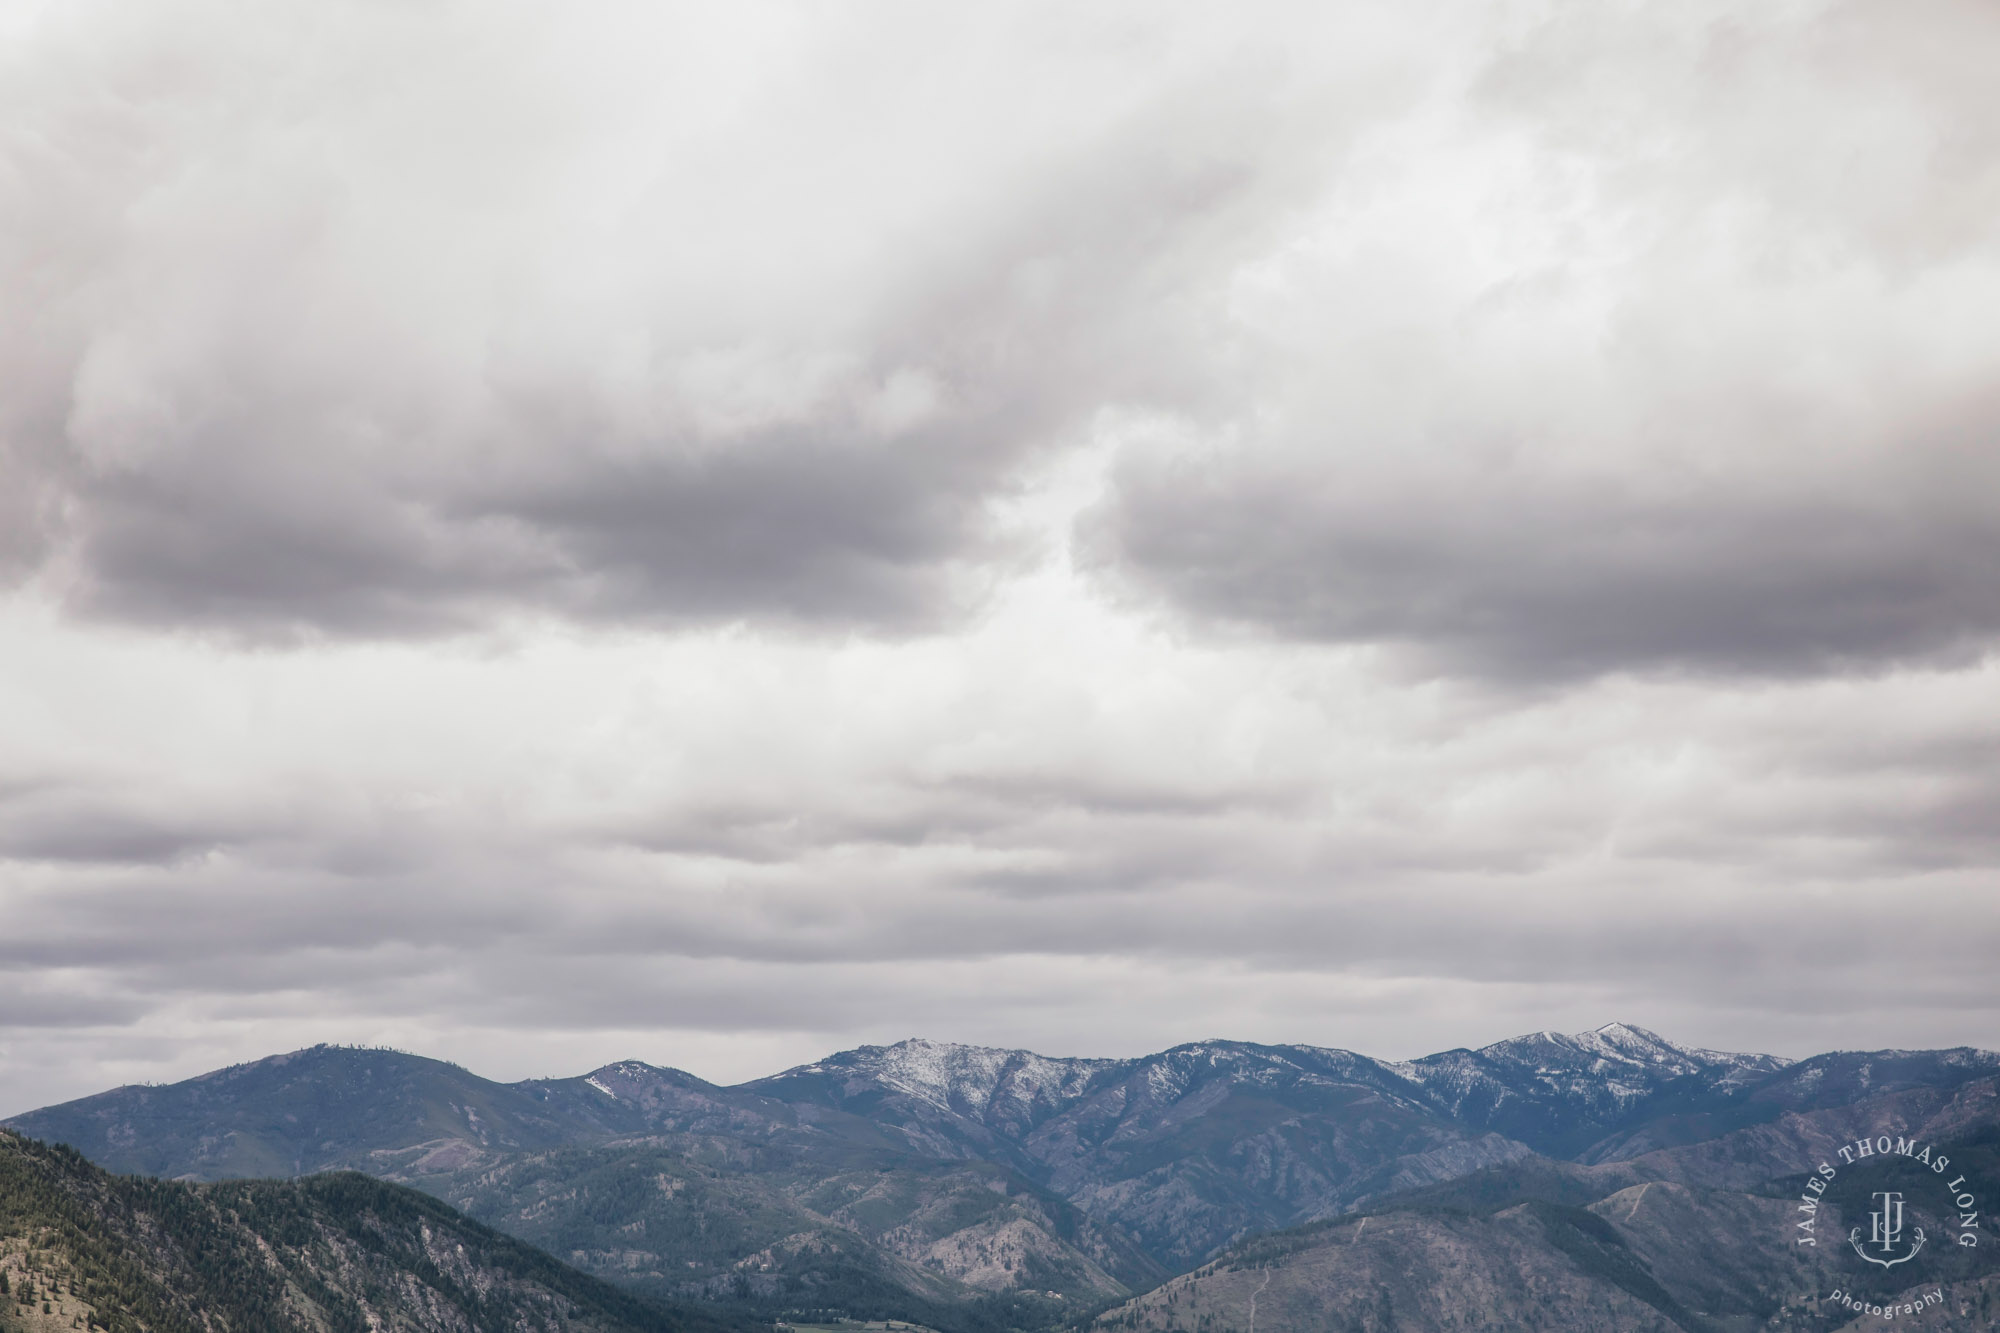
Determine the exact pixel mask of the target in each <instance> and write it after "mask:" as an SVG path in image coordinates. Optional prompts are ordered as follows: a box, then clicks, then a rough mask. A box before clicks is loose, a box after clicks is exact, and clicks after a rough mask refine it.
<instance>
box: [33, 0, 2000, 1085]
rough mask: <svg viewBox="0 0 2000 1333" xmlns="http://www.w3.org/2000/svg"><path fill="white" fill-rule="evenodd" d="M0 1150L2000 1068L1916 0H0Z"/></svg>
mask: <svg viewBox="0 0 2000 1333" xmlns="http://www.w3.org/2000/svg"><path fill="white" fill-rule="evenodd" d="M0 14H4V18H0V1112H16V1111H20V1110H25V1109H27V1108H29V1107H32V1106H35V1105H40V1104H43V1103H47V1102H52V1101H56V1100H60V1099H63V1098H68V1097H72V1096H76V1095H80V1094H83V1093H87V1092H91V1091H96V1090H98V1089H100V1088H103V1087H108V1086H111V1085H114V1084H117V1083H121V1082H127V1081H136V1080H142V1079H159V1080H164V1079H170V1078H179V1077H184V1076H187V1075H189V1074H193V1073H196V1072H199V1071H202V1070H205V1069H208V1068H213V1067H215V1066H218V1065H221V1064H225V1063H229V1062H232V1061H236V1060H242V1059H249V1058H254V1057H257V1056H261V1055H265V1054H270V1053H273V1052H276V1051H281V1050H286V1049H291V1048H294V1047H298V1046H301V1045H306V1044H309V1043H312V1042H316V1041H342V1042H355V1043H370V1044H374V1043H382V1044H392V1045H396V1046H400V1047H403V1048H405V1049H410V1050H415V1051H419V1052H422V1053H426V1054H432V1055H438V1056H443V1057H447V1058H451V1059H455V1060H458V1061H460V1062H461V1063H464V1064H466V1065H468V1066H469V1067H471V1068H473V1069H474V1070H476V1071H478V1072H481V1073H485V1074H488V1075H489V1076H493V1077H503V1078H520V1077H525V1076H530V1075H539V1074H571V1073H580V1072H582V1071H584V1070H586V1069H589V1068H591V1067H594V1066H595V1065H597V1064H601V1063H604V1062H606V1061H609V1060H612V1059H617V1058H624V1057H632V1058H639V1059H644V1060H648V1061H652V1062H654V1063H658V1064H669V1065H676V1066H680V1067H683V1068H687V1069H690V1070H692V1071H694V1072H696V1073H698V1074H701V1075H704V1076H706V1077H710V1078H714V1079H717V1080H722V1081H734V1080H738V1079H742V1078H747V1077H752V1076H756V1075H760V1074H764V1073H769V1072H773V1071H775V1070H777V1069H779V1068H781V1067H783V1066H785V1065H788V1064H792V1063H796V1062H799V1061H802V1060H805V1059H809V1058H811V1057H813V1056H816V1055H819V1054H822V1053H825V1052H827V1051H830V1050H834V1049H837V1048H840V1047H844V1046H850V1045H854V1044H857V1043H860V1042H863V1041H883V1040H895V1039H897V1038H901V1037H904V1036H910V1035H925V1036H929V1037H933V1038H937V1039H947V1040H960V1041H972V1042H979V1043H985V1044H995V1045H1009V1046H1026V1047H1030V1048H1033V1049H1036V1050H1040V1051H1043V1052H1045V1053H1048V1054H1063V1055H1069V1054H1092V1055H1097V1054H1111V1055H1116V1054H1135V1053H1139V1052H1142V1051H1146V1050H1152V1049H1158V1048H1161V1047H1164V1046H1167V1045H1170V1044H1173V1043H1175V1042H1179V1041H1184V1040H1190V1039H1197V1038H1203V1037H1212V1036H1226V1037H1236V1038H1243V1039H1251V1040H1263V1041H1300V1042H1311V1043H1316V1044H1323V1045H1334V1046H1345V1047H1349V1048H1352V1049H1357V1050H1360V1051H1363V1052H1366V1053H1369V1054H1373V1055H1378V1056H1385V1057H1397V1056H1411V1055H1416V1054H1421V1053H1424V1052H1427V1051H1431V1050H1436V1049H1442V1048H1448V1047H1452V1046H1457V1045H1475V1044H1480V1043H1483V1042H1486V1041H1491V1040H1494V1039H1496V1038H1500V1037H1504V1036H1508V1035H1511V1034H1514V1033H1517V1032H1522V1031H1528V1030H1534V1029H1539V1028H1544V1027H1554V1028H1559V1029H1564V1030H1573V1029H1578V1028H1583V1027H1590V1026H1595V1025H1597V1024H1600V1023H1603V1022H1607V1021H1610V1020H1613V1019H1621V1020H1627V1021H1631V1022H1635V1023H1639V1024H1642V1025H1645V1026H1648V1027H1652V1028H1655V1029H1657V1030H1659V1031H1662V1032H1663V1033H1665V1034H1666V1035H1668V1036H1670V1037H1673V1038H1676V1039H1679V1040H1682V1041H1685V1042H1690V1043H1695V1044H1702V1045H1708V1046H1717V1047H1730V1048H1738V1049H1760V1050H1771V1051H1776V1052H1779V1053H1782V1054H1790V1055H1804V1054H1810V1053H1812V1052H1815V1051H1818V1050H1823V1049H1829V1048H1836V1047H1849V1048H1852V1047H1857V1046H1877V1045H1892V1044H1893V1045H1903V1046H1935V1045H1951V1044H1958V1043H1971V1044H1984V1045H1987V1046H1996V1045H2000V990H1997V989H1996V988H1995V986H1994V984H1993V964H1994V959H1995V958H1996V957H2000V893H1996V890H2000V656H1997V655H1996V647H1995V646H1996V643H2000V221H1996V219H2000V81H1996V80H1995V79H1994V77H1993V71H1994V69H1995V68H1996V67H2000V9H1996V8H1995V7H1994V6H1993V5H1991V4H1990V3H1987V2H1986V0H1960V2H1956V3H1954V2H1950V0H1903V2H1902V3H1898V4H1894V5H1885V4H1880V3H1872V2H1861V0H1857V2H1856V3H1850V4H1836V3H1817V2H1812V0H1774V2H1772V3H1761V4H1755V5H1749V4H1719V3H1710V2H1708V0H1657V2H1655V3H1644V2H1629V3H1609V4H1607V3H1598V2H1596V0H1590V2H1588V3H1586V2H1584V0H1578V2H1577V3H1553V2H1550V0H1518V2H1516V0H1504V2H1503V3H1493V2H1492V0H1465V2H1464V3H1451V2H1449V0H1440V2H1433V0H1379V2H1354V0H1343V2H1342V3H1338V4H1325V3H1299V4H1268V5H1261V4H1245V3H1235V4H1230V5H1213V4H1204V5H1193V4H1189V5H1175V4H1169V3H1162V2H1161V0H1135V2H1134V3H1129V4H1124V3H1115V2H1110V0H1107V2H1106V3H1093V4H1090V5H1087V6H1079V5H1076V4H1073V3H1067V2H1064V3H1049V4H1036V3H997V4H983V5H966V4H960V5H940V4H935V3H916V2H914V0H913V2H911V3H880V4H871V3H823V2H820V0H813V2H810V3H806V2H801V3H796V4H779V3H764V2H763V0H736V2H733V3H730V4H727V5H713V4H702V5H693V4H690V5H680V6H676V5H670V4H657V3H650V2H649V3H645V4H638V3H631V4H620V3H605V4H601V5H582V6H578V5H560V6H559V5H553V4H525V3H506V2H505V0H477V2H476V3H475V2H474V0H463V2H454V0H427V2H425V3H407V4H406V3H385V2H382V0H313V2H312V3H290V2H288V0H279V2H276V3H268V4H245V3H236V4H230V3H220V2H217V3H204V2H202V0H159V2H158V3H148V4H142V5H134V4H129V3H112V2H110V0H65V2H64V3H60V4H50V5H46V6H41V5H37V4H32V3H26V4H23V3H11V4H10V3H7V0H0Z"/></svg>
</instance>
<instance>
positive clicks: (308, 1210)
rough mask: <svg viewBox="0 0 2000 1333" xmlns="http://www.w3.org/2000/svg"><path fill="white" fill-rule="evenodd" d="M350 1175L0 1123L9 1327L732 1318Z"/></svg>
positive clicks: (169, 1330) (314, 1326)
mask: <svg viewBox="0 0 2000 1333" xmlns="http://www.w3.org/2000/svg"><path fill="white" fill-rule="evenodd" d="M730 1327H731V1325H729V1324H727V1323H725V1322H724V1321H720V1320H717V1319H715V1318H714V1317H712V1316H711V1315H708V1314H704V1313H695V1312H691V1311H688V1310H673V1309H668V1308H665V1307H662V1306H659V1305H656V1304H652V1303H648V1302H645V1301H642V1300H639V1299H637V1298H635V1297H633V1296H632V1295H630V1294H628V1293H626V1292H623V1291H620V1290H619V1289H617V1288H615V1287H611V1286H607V1285H606V1284H604V1283H602V1282H599V1281H597V1280H596V1279H594V1278H590V1277H587V1276H585V1275H584V1274H582V1273H579V1272H577V1271H575V1270H574V1269H571V1268H568V1267H565V1266H564V1265H562V1264H560V1263H558V1262H556V1261H555V1260H553V1259H551V1258H550V1257H549V1256H548V1255H546V1254H543V1253H541V1252H539V1251H537V1250H534V1249H532V1248H531V1247H529V1246H527V1245H524V1244H522V1243H521V1242H520V1241H518V1240H514V1239H512V1238H510V1237H507V1236H503V1235H500V1234H498V1233H496V1232H494V1231H491V1230H489V1229H488V1228H486V1227H483V1226H481V1225H479V1224H478V1223H476V1222H473V1221H472V1220H471V1219H469V1218H466V1217H463V1216H461V1215H459V1214H458V1213H456V1212H454V1211H453V1210H451V1209H450V1208H447V1207H446V1206H444V1205H443V1204H441V1203H439V1202H438V1201H437V1200H435V1199H432V1198H429V1197H427V1196H425V1195H423V1194H420V1193H418V1192H416V1191H414V1190H408V1189H402V1188H399V1187H397V1186H394V1185H389V1184H385V1183H383V1182H381V1181H377V1180H373V1179H370V1178H368V1177H366V1176H360V1175H354V1174H337V1175H324V1176H316V1177H312V1178H309V1179H305V1180H293V1181H270V1180H263V1181H243V1182H231V1183H227V1184H217V1185H191V1184H185V1183H179V1182H170V1181H159V1180H150V1179H144V1178H136V1177H118V1176H112V1175H109V1174H107V1173H106V1172H105V1171H103V1170H102V1169H101V1168H98V1167H95V1166H92V1165H91V1164H90V1163H88V1162H87V1161H85V1160H84V1159H83V1158H82V1157H81V1156H79V1155H78V1154H76V1153H75V1152H73V1151H70V1150H68V1149H66V1148H60V1147H50V1146H48V1145H45V1144H41V1143H37V1142H35V1141H33V1140H29V1139H24V1138H22V1137H20V1136H18V1135H15V1134H12V1133H5V1132H0V1329H5V1330H7V1333H43V1331H44V1330H50V1331H53V1330H56V1329H72V1328H90V1329H107V1330H111V1331H112V1333H138V1331H139V1330H146V1331H147V1333H197V1331H199V1333H247V1331H248V1330H257V1331H258V1333H291V1331H293V1330H296V1331H297V1333H362V1331H363V1330H369V1331H371V1333H373V1331H375V1330H427V1331H430V1330H434V1331H435V1333H475V1331H478V1333H484V1331H485V1330H498V1329H507V1330H517V1331H519V1333H572V1331H573V1333H585V1331H588V1333H726V1330H727V1329H728V1328H730Z"/></svg>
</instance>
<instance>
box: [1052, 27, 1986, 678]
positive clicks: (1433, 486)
mask: <svg viewBox="0 0 2000 1333" xmlns="http://www.w3.org/2000/svg"><path fill="white" fill-rule="evenodd" d="M1994 40H1995V31H1994V27H1993V19H1992V15H1991V13H1990V11H1988V10H1985V9H1984V8H1982V7H1978V6H1964V5H1943V4H1941V5H1935V6H1930V7H1928V8H1927V9H1926V11H1925V18H1924V20H1923V21H1922V22H1921V23H1918V24H1916V25H1915V27H1914V28H1912V27H1911V26H1910V25H1908V24H1906V23H1905V22H1904V21H1903V19H1902V18H1895V19H1892V18H1891V17H1890V16H1889V15H1887V14H1886V13H1884V12H1881V11H1875V10H1871V9H1869V8H1868V7H1866V6H1840V5H1836V6H1810V7H1807V8H1806V9H1805V10H1802V11H1798V12H1797V13H1790V12H1788V14H1787V15H1786V16H1783V17H1780V16H1777V15H1775V14H1766V15H1759V16H1756V17H1754V18H1751V17H1723V16H1720V15H1718V14H1711V13H1706V12H1704V11H1703V10H1702V9H1701V8H1700V7H1694V8H1691V9H1686V10H1680V11H1674V12H1671V13H1670V12H1669V11H1667V10H1664V9H1658V10H1652V11H1648V12H1646V13H1643V14H1637V15H1628V16H1625V17H1622V18H1620V19H1619V20H1617V21H1612V20H1610V19H1608V18H1607V17H1605V16H1603V15H1601V14H1593V13H1592V12H1590V11H1588V10H1587V9H1584V8H1567V7H1565V8H1561V9H1559V10H1558V11H1557V14H1556V16H1555V17H1553V18H1552V19H1551V20H1550V21H1549V22H1548V23H1546V24H1544V25H1541V26H1538V27H1536V28H1534V29H1532V30H1530V31H1529V32H1528V33H1527V34H1526V35H1525V36H1523V37H1521V38H1520V39H1518V41H1517V42H1516V43H1514V44H1511V45H1502V46H1497V47H1496V48H1495V49H1494V50H1493V52H1492V54H1491V59H1490V61H1489V62H1488V63H1487V64H1485V65H1484V67H1483V68H1482V69H1481V70H1480V71H1479V72H1478V73H1477V74H1476V75H1474V76H1473V77H1471V78H1470V79H1469V80H1468V81H1467V83H1466V84H1465V85H1464V86H1463V90H1462V93H1463V99H1464V100H1463V101H1462V102H1461V103H1459V104H1457V105H1453V106H1449V107H1445V108H1440V109H1438V110H1437V114H1438V115H1441V116H1449V117H1453V118H1454V119H1453V120H1452V121H1451V122H1450V123H1451V129H1450V131H1449V132H1448V133H1445V134H1438V133H1437V132H1435V131H1431V132H1430V133H1429V134H1428V135H1427V136H1420V137H1419V141H1418V142H1416V143H1411V142H1408V141H1407V140H1400V139H1396V138H1395V137H1394V136H1390V137H1389V143H1390V144H1392V145H1393V146H1395V147H1397V148H1401V149H1403V150H1404V151H1405V152H1406V153H1407V154H1408V156H1407V157H1406V158H1404V159H1401V160H1397V161H1393V162H1392V161H1383V162H1378V163H1376V164H1375V165H1374V166H1373V168H1372V171H1371V173H1370V174H1369V175H1368V176H1367V178H1366V179H1364V180H1353V179H1350V180H1347V181H1343V182H1341V183H1339V184H1337V185H1336V186H1335V187H1334V189H1333V192H1332V195H1331V200H1332V203H1331V204H1330V205H1329V207H1328V208H1327V210H1326V211H1325V213H1324V214H1323V215H1322V217H1321V218H1320V219H1318V220H1317V221H1316V223H1314V224H1309V225H1308V226H1306V227H1305V228H1303V229H1302V231H1303V236H1304V239H1302V240H1301V242H1300V243H1299V246H1298V248H1297V252H1296V254H1295V256H1294V257H1291V258H1289V259H1287V260H1286V261H1284V262H1282V263H1280V264H1277V265H1276V269H1277V271H1276V273H1275V274H1274V275H1273V276H1272V277H1271V278H1270V279H1269V280H1268V291H1265V292H1263V293H1261V294H1260V297H1259V299H1258V301H1256V302H1254V303H1246V309H1247V311H1248V313H1247V314H1246V315H1245V317H1244V318H1243V320H1242V333H1243V336H1244V337H1245V338H1247V339H1250V340H1253V342H1254V345H1256V346H1257V347H1258V348H1259V350H1260V353H1261V355H1260V357H1259V361H1258V365H1259V374H1258V377H1257V379H1256V380H1255V382H1254V386H1253V387H1251V388H1250V390H1249V391H1248V392H1247V393H1246V396H1245V398H1244V400H1243V401H1242V403H1241V405H1240V407H1239V408H1238V409H1237V410H1236V411H1234V412H1227V413H1222V414H1218V415H1217V416H1215V417H1214V418H1211V419H1208V420H1200V419H1187V420H1185V421H1183V422H1181V423H1179V424H1178V425H1174V426H1169V427H1165V428H1162V427H1155V428H1154V430H1153V432H1152V434H1153V435H1155V436H1157V437H1159V438H1158V439H1156V440H1141V441H1138V442H1135V443H1132V444H1129V445H1128V446H1127V447H1126V449H1125V451H1124V456H1123V462H1122V464H1121V467H1120V469H1119V471H1118V473H1117V476H1116V483H1115V487H1114V490H1113V492H1112V494H1111V496H1110V497H1109V499H1108V500H1107V503H1106V504H1105V505H1104V506H1103V507H1102V509H1101V510H1100V511H1099V512H1098V513H1097V514H1096V515H1094V516H1093V518H1092V520H1091V521H1090V522H1088V523H1087V524H1086V526H1085V528H1084V531H1083V540H1084V541H1085V543H1086V545H1087V547H1088V548H1089V550H1090V551H1091V552H1092V555H1093V558H1094V559H1095V560H1096V561H1097V562H1098V563H1099V565H1100V566H1101V567H1103V568H1105V569H1106V570H1107V571H1109V572H1112V573H1114V574H1117V575H1120V576H1122V578H1123V580H1124V581H1125V583H1126V585H1127V586H1128V587H1129V588H1133V589H1136V590H1138V591H1140V592H1142V593H1144V594H1146V595H1149V596H1158V597H1162V598H1164V599H1166V600H1168V601H1169V602H1171V603H1172V604H1173V605H1175V606H1177V607H1179V608H1181V609H1183V610H1185V611H1187V612H1189V613H1191V614H1192V615H1194V616H1196V617H1198V618H1201V619H1203V620H1206V621H1208V622H1211V623H1221V624H1234V625H1237V626H1247V627H1253V628H1256V629H1261V630H1265V631H1268V632H1271V633H1274V634H1277V635H1282V636H1286V637H1293V638H1302V639H1310V640H1318V641H1325V642H1353V643H1386V644H1394V645H1400V646H1403V647H1405V648H1408V649H1413V650H1415V652H1416V655H1417V657H1418V659H1419V660H1420V661H1421V662H1423V663H1424V664H1425V665H1426V666H1427V667H1428V668H1429V669H1443V670H1448V671H1457V672H1470V673H1475V674H1480V675H1492V676H1498V677H1503V678H1510V679H1515V680H1542V679H1551V678H1553V679H1574V678H1577V677H1582V676H1589V675H1592V674H1595V673H1600V672H1605V671H1616V670H1621V669H1637V670H1667V671H1674V670H1692V671H1697V672H1723V673H1749V674H1758V675H1799V674H1814V673H1820V672H1839V671H1847V670H1857V669H1859V670H1878V669H1881V668H1883V667H1884V666H1886V665H1890V664H1895V663H1912V662H1938V661H1961V662H1962V661H1965V660H1969V659H1971V658H1975V657H1977V656H1978V655H1979V654H1980V653H1981V652H1983V651H1985V650H1987V649H1988V648H1989V647H1990V646H1991V645H1992V644H1993V643H1994V642H1995V640H1996V636H2000V581H1996V579H1995V578H1994V573H1995V571H1996V570H2000V500H1996V497H2000V446H1997V445H1996V442H2000V395H1997V394H1996V389H1995V386H1996V384H2000V361H1996V359H1995V357H1994V354H1993V348H1994V347H1995V346H1996V345H2000V344H1996V342H1995V337H1994V335H1995V332H1996V330H1995V327H1994V323H1993V319H1992V316H1991V313H1990V312H1991V311H1992V310H1993V309H1995V308H2000V307H1996V306H1995V305H1994V304H1993V297H1994V296H1995V295H1996V294H2000V245H1996V242H1995V236H1994V233H1993V231H1992V229H1991V228H1990V227H1987V226H1984V225H1980V224H1977V223H1975V222H1973V221H1972V220H1973V219H1974V218H1979V217H1990V216H1991V215H1992V212H1993V210H1994V208H1995V207H1996V206H2000V139H1996V138H1995V136H1993V135H1991V134H1988V133H1985V132H1984V131H1980V130H1977V129H1974V128H1972V127H1975V126H1981V125H1990V124H1992V123H1993V121H1994V114H1995V110H1996V106H1995V98H1994V93H1993V90H1992V87H1991V83H1990V81H1989V80H1985V79H1983V78H1979V77H1977V76H1976V75H1975V74H1974V73H1973V71H1972V68H1971V67H1970V66H1968V64H1967V62H1966V60H1965V51H1966V50H1967V49H1987V50H1990V49H1991V46H1992V43H1993V41H1994ZM1968 44H1969V45H1968ZM1382 152H1383V154H1384V155H1385V156H1386V154H1387V152H1388V147H1387V146H1385V147H1384V148H1383V150H1382ZM1363 157H1364V160H1365V159H1366V157H1367V155H1366V154H1363ZM1974 293H1978V294H1979V295H1978V296H1975V295H1974Z"/></svg>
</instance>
